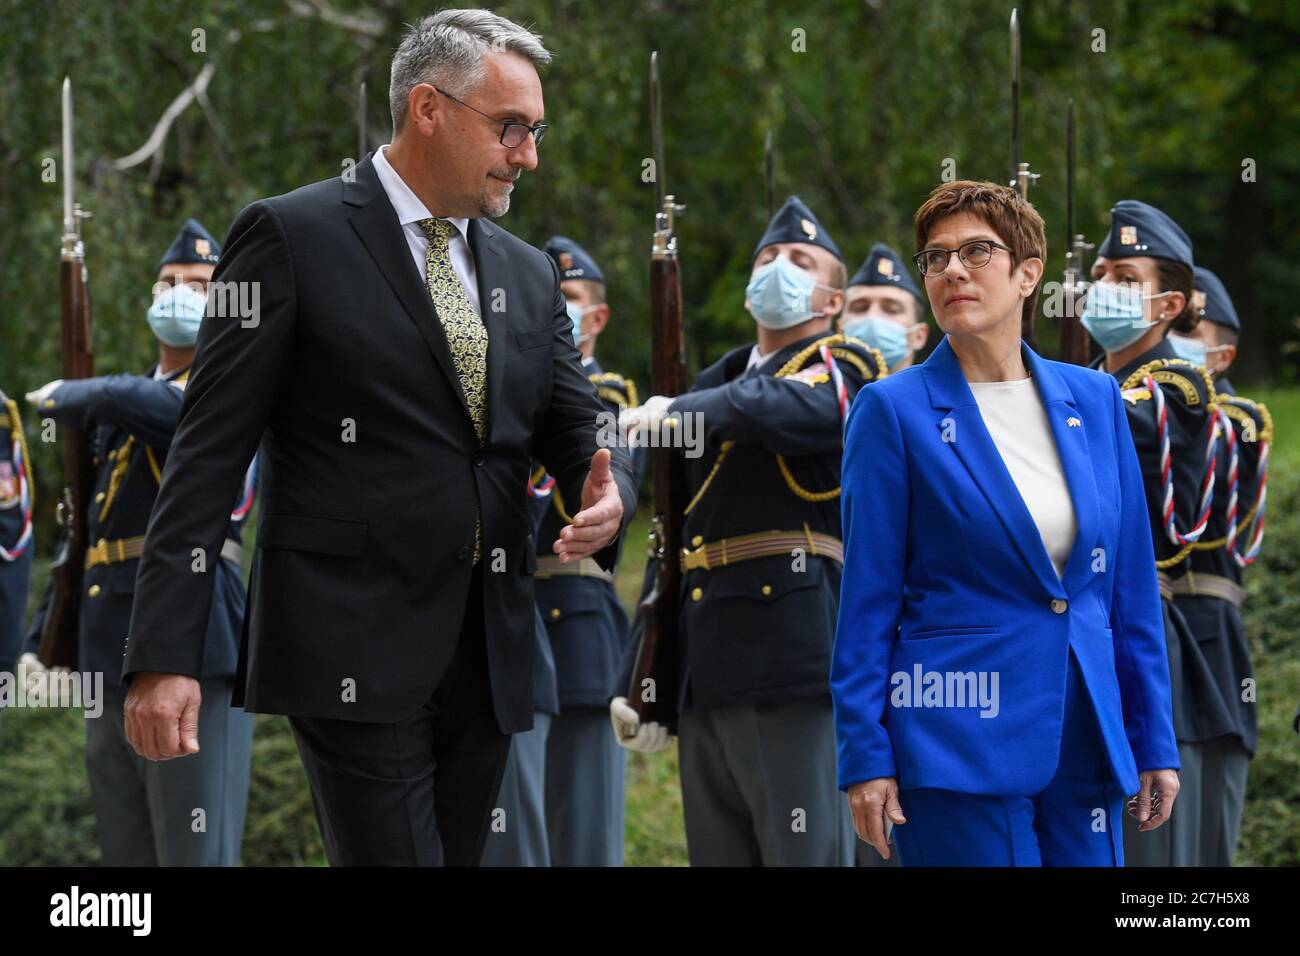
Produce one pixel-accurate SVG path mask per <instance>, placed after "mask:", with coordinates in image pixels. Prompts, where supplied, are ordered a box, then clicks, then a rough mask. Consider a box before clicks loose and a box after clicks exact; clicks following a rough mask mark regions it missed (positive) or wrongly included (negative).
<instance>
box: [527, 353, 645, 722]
mask: <svg viewBox="0 0 1300 956" xmlns="http://www.w3.org/2000/svg"><path fill="white" fill-rule="evenodd" d="M584 369H585V370H586V372H587V374H588V377H589V378H590V379H591V382H592V384H593V385H595V386H596V391H597V393H598V394H599V396H600V398H601V401H603V402H604V403H605V406H606V408H607V409H608V410H609V413H610V415H611V416H613V417H614V418H615V419H617V417H618V414H619V412H620V411H622V410H623V409H625V408H628V407H630V406H636V405H638V404H640V403H639V402H638V401H637V392H636V386H635V385H634V384H633V383H632V382H630V381H628V380H627V379H625V378H624V377H623V376H621V375H619V374H618V373H616V372H606V371H604V370H602V369H601V367H600V365H599V364H598V363H597V362H596V360H595V359H594V358H593V359H592V360H591V361H590V362H587V363H585V365H584ZM646 460H647V455H646V449H644V448H636V449H633V474H634V480H635V482H636V486H637V487H638V488H639V487H640V485H641V479H642V476H643V474H644V471H645V463H646ZM530 501H531V507H532V509H533V513H534V515H535V517H536V529H537V530H536V533H535V535H534V538H535V539H536V541H537V554H538V556H539V557H554V556H555V552H554V551H553V550H552V545H553V544H554V543H555V540H556V539H557V538H558V537H559V536H560V529H562V528H563V527H564V526H565V525H567V524H568V523H569V520H570V518H571V517H572V508H571V507H570V505H571V504H572V503H571V502H566V501H565V500H564V497H563V494H562V493H561V491H560V489H559V486H558V485H555V484H553V483H551V481H550V476H549V475H547V474H546V472H545V470H544V469H535V470H534V472H533V476H532V479H531V481H530ZM619 550H620V552H621V550H622V539H621V538H620V539H619ZM536 590H537V607H538V610H539V612H540V613H541V616H542V620H543V621H544V622H545V627H546V633H547V635H548V638H549V643H550V652H552V653H553V654H554V660H555V677H556V681H557V690H558V696H559V706H560V707H561V708H562V709H564V710H573V709H587V708H594V709H600V710H604V709H605V706H606V702H607V700H608V698H609V688H610V686H611V684H612V683H613V681H614V680H615V679H616V675H617V673H618V670H619V666H620V662H621V660H622V657H623V654H624V653H625V651H626V649H627V642H628V630H629V625H628V619H627V612H625V611H624V610H623V605H622V602H620V601H619V599H618V594H617V592H616V591H615V589H614V584H613V582H612V581H608V580H606V579H604V578H601V577H594V576H578V575H557V576H555V577H549V578H548V577H539V578H538V579H537V582H536Z"/></svg>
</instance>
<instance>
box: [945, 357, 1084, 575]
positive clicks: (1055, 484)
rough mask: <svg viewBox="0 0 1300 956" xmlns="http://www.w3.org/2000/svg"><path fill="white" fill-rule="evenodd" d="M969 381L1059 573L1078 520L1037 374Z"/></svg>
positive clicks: (991, 434) (981, 415) (1076, 529)
mask: <svg viewBox="0 0 1300 956" xmlns="http://www.w3.org/2000/svg"><path fill="white" fill-rule="evenodd" d="M967 384H969V385H970V390H971V393H972V394H973V395H974V396H975V404H977V405H978V406H979V410H980V417H981V418H983V419H984V425H985V427H986V428H988V430H989V435H990V436H992V438H993V444H994V445H996V446H997V449H998V453H999V454H1000V455H1001V456H1002V462H1003V464H1005V465H1006V466H1007V471H1009V472H1011V480H1012V481H1014V482H1015V484H1016V489H1017V490H1018V491H1019V492H1020V497H1021V498H1022V499H1023V500H1024V502H1025V507H1026V508H1027V509H1028V510H1029V516H1030V517H1031V518H1033V519H1034V524H1035V525H1037V526H1038V534H1039V536H1040V537H1041V538H1042V539H1043V547H1044V548H1046V549H1047V554H1048V557H1050V558H1051V559H1052V564H1053V566H1054V567H1055V568H1056V574H1057V576H1058V577H1060V576H1061V575H1063V574H1064V573H1065V563H1066V561H1068V560H1069V558H1070V549H1071V548H1073V547H1074V536H1075V535H1076V534H1077V533H1078V530H1079V525H1078V522H1077V520H1076V518H1075V514H1074V501H1073V499H1071V498H1070V484H1069V482H1068V481H1066V479H1065V470H1064V469H1063V468H1062V467H1061V456H1060V453H1059V452H1058V451H1057V448H1056V438H1055V437H1053V435H1052V426H1051V425H1050V424H1049V423H1048V421H1047V411H1046V409H1044V408H1043V400H1042V398H1041V397H1040V396H1039V394H1038V389H1037V388H1036V387H1035V386H1034V380H1033V379H1032V378H1024V379H1021V380H1020V381H1018V382H969V383H967Z"/></svg>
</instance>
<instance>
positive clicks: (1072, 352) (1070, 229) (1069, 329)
mask: <svg viewBox="0 0 1300 956" xmlns="http://www.w3.org/2000/svg"><path fill="white" fill-rule="evenodd" d="M1093 248H1095V246H1094V245H1093V244H1092V243H1089V242H1084V241H1083V234H1082V233H1076V232H1075V231H1074V99H1073V97H1072V98H1071V99H1070V104H1069V106H1068V107H1067V109H1066V113H1065V275H1064V278H1063V280H1062V282H1061V293H1062V295H1061V305H1062V310H1061V361H1062V362H1070V363H1071V364H1073V365H1087V364H1088V360H1089V359H1090V358H1091V356H1092V343H1091V342H1090V341H1089V339H1088V330H1087V329H1085V328H1084V327H1083V324H1082V323H1081V322H1080V321H1079V299H1080V298H1081V297H1082V294H1083V282H1082V281H1081V280H1082V278H1083V270H1084V266H1085V264H1084V261H1083V257H1084V255H1085V254H1086V253H1087V251H1088V250H1089V249H1093Z"/></svg>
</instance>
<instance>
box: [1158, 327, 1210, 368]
mask: <svg viewBox="0 0 1300 956" xmlns="http://www.w3.org/2000/svg"><path fill="white" fill-rule="evenodd" d="M1165 341H1166V342H1168V343H1169V345H1170V347H1171V348H1172V349H1173V350H1174V354H1175V355H1177V356H1178V357H1179V358H1180V359H1184V360H1185V361H1188V362H1191V363H1192V364H1193V365H1204V364H1205V343H1204V342H1202V341H1201V340H1200V339H1193V338H1188V337H1187V336H1186V335H1174V334H1172V333H1170V334H1169V335H1167V336H1165Z"/></svg>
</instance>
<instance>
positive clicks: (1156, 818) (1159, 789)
mask: <svg viewBox="0 0 1300 956" xmlns="http://www.w3.org/2000/svg"><path fill="white" fill-rule="evenodd" d="M1177 798H1178V771H1177V770H1144V771H1142V773H1141V774H1140V775H1139V776H1138V792H1137V796H1136V797H1131V798H1130V799H1129V802H1128V812H1129V815H1130V816H1132V817H1133V819H1135V820H1137V822H1138V832H1139V833H1145V832H1146V831H1147V830H1154V829H1155V828H1156V827H1158V826H1160V825H1162V824H1163V823H1165V821H1167V820H1168V819H1169V815H1170V814H1171V813H1173V811H1174V800H1176V799H1177Z"/></svg>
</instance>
